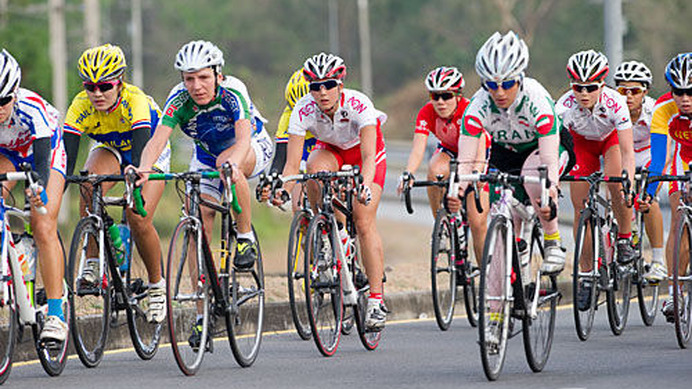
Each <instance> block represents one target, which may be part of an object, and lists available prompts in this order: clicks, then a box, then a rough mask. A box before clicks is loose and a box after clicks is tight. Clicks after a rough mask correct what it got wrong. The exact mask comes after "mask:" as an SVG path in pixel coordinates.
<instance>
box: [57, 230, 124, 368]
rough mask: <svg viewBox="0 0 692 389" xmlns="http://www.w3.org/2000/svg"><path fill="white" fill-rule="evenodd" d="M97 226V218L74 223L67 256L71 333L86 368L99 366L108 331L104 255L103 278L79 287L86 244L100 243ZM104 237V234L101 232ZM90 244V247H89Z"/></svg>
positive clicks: (108, 287)
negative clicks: (96, 282) (87, 285)
mask: <svg viewBox="0 0 692 389" xmlns="http://www.w3.org/2000/svg"><path fill="white" fill-rule="evenodd" d="M100 232H101V231H100V230H99V227H98V225H97V223H96V220H94V219H92V218H89V217H87V218H83V219H82V220H80V221H79V223H77V227H75V232H74V234H73V235H72V243H71V244H70V259H69V261H68V270H67V272H66V277H65V278H66V280H67V284H68V294H67V296H68V301H69V306H70V307H71V309H70V332H71V333H72V340H73V341H74V347H75V350H76V351H77V355H78V356H79V360H80V361H82V364H83V365H84V366H86V367H89V368H92V367H96V366H98V364H99V363H101V360H102V359H103V352H104V349H105V347H106V342H107V340H108V333H109V331H110V316H111V315H110V313H111V293H112V290H111V289H112V282H111V275H110V270H109V268H108V265H107V264H106V259H105V258H103V261H102V263H103V265H104V271H105V273H104V278H103V280H100V281H101V282H99V283H98V285H97V286H96V287H95V288H90V289H88V290H86V289H85V288H82V287H80V285H78V283H79V276H80V274H79V268H80V264H86V259H87V246H90V245H96V246H95V247H103V246H100V245H99V233H100ZM103 235H104V236H105V234H103ZM92 247H93V246H92Z"/></svg>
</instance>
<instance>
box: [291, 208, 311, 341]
mask: <svg viewBox="0 0 692 389" xmlns="http://www.w3.org/2000/svg"><path fill="white" fill-rule="evenodd" d="M309 223H310V216H309V213H308V212H307V211H300V212H296V213H295V215H293V221H292V222H291V230H290V233H289V235H288V261H287V265H288V269H287V271H286V275H287V279H288V301H289V306H290V307H291V317H292V318H293V324H294V325H295V327H296V331H297V332H298V336H300V338H301V339H303V340H309V339H310V338H311V337H312V334H311V333H310V323H309V322H308V311H307V308H306V306H305V300H304V296H305V293H304V292H305V291H303V290H302V287H303V286H305V282H303V277H304V276H305V273H303V270H304V269H305V264H304V261H305V233H306V232H307V229H308V224H309ZM299 296H300V297H299Z"/></svg>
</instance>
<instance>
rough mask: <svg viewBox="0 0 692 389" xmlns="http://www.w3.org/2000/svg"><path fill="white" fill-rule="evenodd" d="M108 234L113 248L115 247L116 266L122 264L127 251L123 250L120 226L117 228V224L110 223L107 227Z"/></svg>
mask: <svg viewBox="0 0 692 389" xmlns="http://www.w3.org/2000/svg"><path fill="white" fill-rule="evenodd" d="M108 234H109V235H110V236H111V240H112V241H113V248H114V249H115V263H116V264H117V265H118V266H122V265H123V264H124V263H125V261H126V256H127V252H126V251H125V250H126V249H125V244H124V243H123V240H122V237H121V236H120V228H118V225H117V224H111V225H110V227H108Z"/></svg>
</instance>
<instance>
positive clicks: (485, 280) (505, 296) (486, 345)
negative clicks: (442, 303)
mask: <svg viewBox="0 0 692 389" xmlns="http://www.w3.org/2000/svg"><path fill="white" fill-rule="evenodd" d="M511 228H512V227H511V223H510V222H509V220H507V219H506V218H505V217H504V216H502V215H495V216H494V217H493V218H492V220H491V221H490V226H488V232H487V234H486V240H485V245H484V247H483V259H482V261H481V276H480V293H479V295H478V309H479V317H478V340H479V342H478V344H479V345H480V352H481V362H482V364H483V372H484V373H485V376H486V377H487V378H488V380H490V381H495V380H497V379H498V378H499V376H500V372H501V371H502V366H503V365H504V361H505V356H506V351H507V341H508V338H509V321H510V320H511V318H510V301H509V296H510V294H511V293H512V291H511V290H510V288H509V286H508V285H507V282H506V281H505V274H506V271H507V270H506V269H505V266H506V265H507V263H508V259H507V249H508V247H507V242H506V241H505V236H506V234H507V232H508V231H511ZM491 266H492V269H491ZM491 271H492V272H493V275H495V274H500V275H501V277H500V282H497V281H496V280H492V282H491V280H490V278H491V277H490V275H491ZM503 281H505V282H503ZM491 288H492V290H491ZM491 302H492V303H491ZM491 304H492V306H491ZM498 322H500V324H499V331H498V334H496V337H497V345H495V344H494V342H493V343H492V344H491V342H490V341H489V340H490V339H489V338H488V337H489V336H490V335H492V334H491V331H494V329H491V327H496V326H497V325H496V323H498ZM491 323H493V324H492V326H491Z"/></svg>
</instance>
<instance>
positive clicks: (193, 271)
mask: <svg viewBox="0 0 692 389" xmlns="http://www.w3.org/2000/svg"><path fill="white" fill-rule="evenodd" d="M200 228H201V226H200ZM198 233H199V231H198V230H197V228H196V226H195V225H193V222H192V221H191V219H183V220H182V221H180V223H178V226H177V227H176V229H175V231H174V233H173V238H172V239H171V243H170V247H169V250H168V263H167V266H166V270H167V272H166V304H167V308H168V315H167V319H168V320H167V321H168V330H169V335H170V340H171V349H172V350H173V356H174V357H175V361H176V363H177V364H178V367H179V368H180V370H181V371H182V372H183V374H185V375H194V374H195V373H196V372H197V370H199V367H200V366H201V364H202V359H203V358H204V352H205V350H206V348H207V346H208V344H209V342H211V339H210V338H211V334H210V333H209V327H210V325H209V320H210V318H209V315H210V312H209V283H208V282H206V281H207V280H206V278H207V277H205V274H201V275H200V274H199V272H198V263H199V261H198V258H199V256H200V255H201V250H200V249H199V248H198V246H197V239H198V236H197V234H198ZM198 312H200V314H201V315H202V317H203V323H202V331H201V332H200V333H199V334H198V336H197V337H194V336H193V329H194V327H195V326H196V316H197V313H198Z"/></svg>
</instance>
